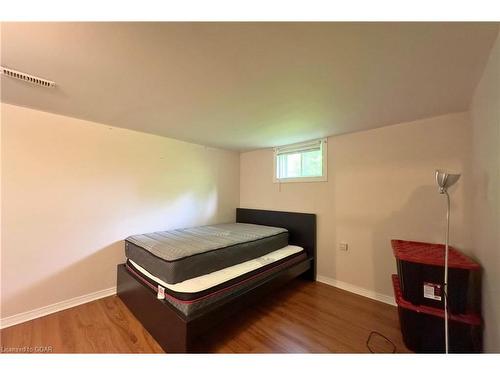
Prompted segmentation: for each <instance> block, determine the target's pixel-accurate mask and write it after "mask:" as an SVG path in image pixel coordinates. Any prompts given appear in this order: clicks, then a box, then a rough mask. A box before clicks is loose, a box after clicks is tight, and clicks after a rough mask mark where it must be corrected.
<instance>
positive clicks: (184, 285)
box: [129, 245, 304, 293]
mask: <svg viewBox="0 0 500 375" xmlns="http://www.w3.org/2000/svg"><path fill="white" fill-rule="evenodd" d="M302 250H304V249H303V248H302V247H300V246H294V245H288V246H285V247H283V248H281V249H278V250H275V251H273V252H271V253H269V254H266V255H263V256H261V257H258V258H255V259H252V260H249V261H246V262H243V263H240V264H235V265H234V266H231V267H227V268H223V269H221V270H218V271H215V272H212V273H209V274H206V275H202V276H198V277H195V278H193V279H189V280H184V281H182V282H180V283H176V284H168V283H166V282H165V281H163V280H161V279H159V278H158V277H156V276H154V275H151V274H150V273H149V272H148V271H146V270H145V269H144V268H142V267H141V266H139V265H138V264H137V263H134V262H133V261H132V260H131V259H129V261H130V263H132V265H133V266H134V267H135V268H136V269H137V270H138V271H139V272H141V273H142V274H143V275H145V276H147V277H149V278H150V279H151V280H154V281H155V282H156V283H158V285H161V286H163V287H165V288H167V289H170V290H172V291H174V292H179V293H196V292H201V291H203V290H206V289H210V288H212V287H214V286H216V285H219V284H222V283H225V282H226V281H229V280H232V279H234V278H236V277H238V276H241V275H244V274H245V273H248V272H251V271H255V270H256V269H259V268H261V267H264V266H267V265H268V264H271V263H274V262H277V261H279V260H281V259H284V258H286V257H288V256H290V255H293V254H297V253H299V252H301V251H302Z"/></svg>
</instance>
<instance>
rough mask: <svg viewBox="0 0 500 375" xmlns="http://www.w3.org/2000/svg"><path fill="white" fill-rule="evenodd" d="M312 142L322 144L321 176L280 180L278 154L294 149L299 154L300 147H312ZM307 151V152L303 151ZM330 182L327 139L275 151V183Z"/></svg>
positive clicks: (284, 147) (282, 147)
mask: <svg viewBox="0 0 500 375" xmlns="http://www.w3.org/2000/svg"><path fill="white" fill-rule="evenodd" d="M312 142H321V146H320V147H321V158H322V160H321V169H322V170H321V172H322V174H321V176H314V177H311V176H304V177H287V178H278V177H277V170H278V152H279V151H280V150H283V149H286V148H290V147H293V148H294V149H297V150H298V152H301V150H300V147H301V146H304V147H305V146H306V145H310V144H311V143H312ZM303 151H306V150H303ZM326 181H328V140H327V138H321V139H315V140H312V141H308V142H302V143H294V144H290V145H285V146H280V147H275V148H274V151H273V182H274V183H279V184H283V183H288V182H326Z"/></svg>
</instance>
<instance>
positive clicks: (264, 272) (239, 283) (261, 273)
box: [125, 253, 304, 305]
mask: <svg viewBox="0 0 500 375" xmlns="http://www.w3.org/2000/svg"><path fill="white" fill-rule="evenodd" d="M300 255H304V253H300V254H297V256H296V257H294V258H292V259H290V260H287V261H286V262H283V263H280V264H278V265H276V266H274V267H271V268H268V269H267V270H265V271H262V272H260V273H257V274H255V275H253V276H251V277H249V278H248V279H245V280H241V281H240V282H238V283H236V284H233V285H229V286H227V287H225V288H222V289H219V290H217V291H215V292H212V293H210V294H207V295H206V296H203V297H199V298H196V299H193V300H190V301H184V300H181V299H178V298H175V297H173V296H171V295H170V294H168V293H166V292H165V298H167V299H170V300H173V301H175V302H178V303H182V304H186V305H190V304H192V303H195V302H198V301H201V300H203V299H205V298H209V297H212V296H214V295H217V294H220V293H222V292H225V291H227V290H229V289H231V288H234V287H237V286H238V285H241V284H243V283H246V282H248V281H250V280H253V279H255V278H256V277H259V276H262V275H264V274H266V273H269V272H270V271H273V270H274V269H276V268H278V267H281V266H285V265H288V264H289V263H292V262H298V260H297V259H296V258H298V257H300ZM125 267H126V268H127V269H128V270H129V271H130V272H132V273H133V274H134V275H135V276H137V277H138V278H139V279H141V280H142V281H143V282H144V283H145V284H147V285H148V286H149V287H150V288H151V289H154V290H155V291H156V292H157V293H158V287H156V286H154V285H153V284H151V283H150V282H149V281H148V280H146V279H145V278H144V277H142V276H141V275H140V274H139V273H138V272H137V271H136V270H135V269H133V268H132V267H130V266H129V265H128V263H126V264H125Z"/></svg>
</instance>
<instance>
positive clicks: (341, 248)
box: [339, 242, 349, 251]
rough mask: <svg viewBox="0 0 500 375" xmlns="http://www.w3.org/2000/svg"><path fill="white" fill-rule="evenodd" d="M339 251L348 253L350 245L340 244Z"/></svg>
mask: <svg viewBox="0 0 500 375" xmlns="http://www.w3.org/2000/svg"><path fill="white" fill-rule="evenodd" d="M339 250H340V251H347V250H349V245H348V244H347V242H340V243H339Z"/></svg>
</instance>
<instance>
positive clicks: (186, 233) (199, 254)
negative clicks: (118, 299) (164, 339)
mask: <svg viewBox="0 0 500 375" xmlns="http://www.w3.org/2000/svg"><path fill="white" fill-rule="evenodd" d="M287 245H288V231H287V230H286V229H284V228H276V227H269V226H264V225H255V224H243V223H229V224H218V225H209V226H203V227H195V228H187V229H178V230H173V231H165V232H155V233H148V234H142V235H136V236H130V237H128V238H127V239H126V241H125V255H126V257H127V258H128V259H130V260H131V261H133V262H134V263H135V264H136V265H139V266H140V267H142V268H144V269H146V270H148V271H149V272H151V273H152V274H154V275H156V276H157V277H159V278H160V279H161V280H164V281H165V282H166V283H168V284H176V283H179V282H182V281H184V280H188V279H192V278H195V277H198V276H201V275H205V274H208V273H212V272H215V271H217V270H220V269H223V268H227V267H230V266H233V265H235V264H239V263H242V262H245V261H247V260H250V259H254V258H258V257H260V256H262V255H265V254H267V253H270V252H272V251H274V250H277V249H280V248H283V247H285V246H287Z"/></svg>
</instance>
